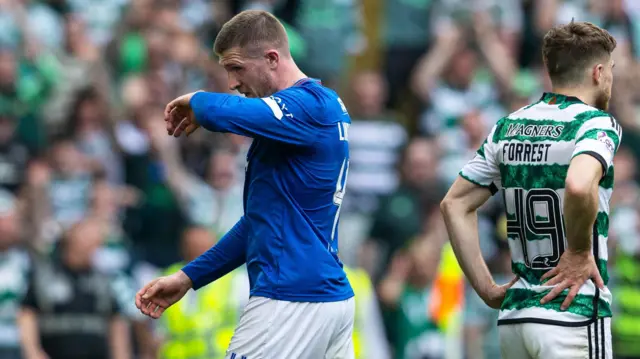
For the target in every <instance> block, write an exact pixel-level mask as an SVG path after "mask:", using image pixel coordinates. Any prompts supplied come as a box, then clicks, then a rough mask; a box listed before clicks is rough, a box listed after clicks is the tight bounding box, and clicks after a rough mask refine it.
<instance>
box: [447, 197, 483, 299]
mask: <svg viewBox="0 0 640 359" xmlns="http://www.w3.org/2000/svg"><path fill="white" fill-rule="evenodd" d="M441 209H442V214H443V216H444V221H445V225H446V227H447V232H448V233H449V240H450V241H451V247H452V248H453V251H454V253H455V255H456V258H457V259H458V263H459V264H460V267H461V268H462V271H463V272H464V274H465V276H466V277H467V279H468V280H469V282H470V283H471V286H472V287H473V289H475V291H476V293H478V295H480V297H482V298H483V299H484V296H485V293H486V292H487V289H488V288H490V287H491V286H492V285H493V284H494V281H493V277H492V276H491V273H490V272H489V268H487V264H486V263H485V261H484V258H483V257H482V252H481V251H480V240H479V237H478V215H477V213H476V211H475V210H474V211H470V210H468V209H466V208H464V207H462V206H460V205H458V204H456V203H455V201H454V202H453V203H451V202H446V201H445V202H443V203H442V206H441Z"/></svg>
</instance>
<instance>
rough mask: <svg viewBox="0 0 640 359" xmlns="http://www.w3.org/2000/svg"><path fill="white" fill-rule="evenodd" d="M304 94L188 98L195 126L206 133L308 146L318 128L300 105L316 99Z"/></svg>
mask: <svg viewBox="0 0 640 359" xmlns="http://www.w3.org/2000/svg"><path fill="white" fill-rule="evenodd" d="M294 94H295V95H300V96H301V97H298V96H296V97H294V96H293V95H294ZM305 95H306V93H304V92H303V91H302V90H288V91H286V92H279V93H277V94H276V95H274V96H271V97H266V98H246V97H241V96H234V95H228V94H220V93H211V92H202V91H201V92H196V93H195V94H194V95H193V96H192V97H191V102H190V106H191V109H192V110H193V113H194V115H195V117H196V121H197V122H198V124H199V125H201V126H202V127H204V128H206V129H207V130H209V131H214V132H231V133H235V134H237V135H242V136H247V137H252V138H255V137H264V138H269V139H271V140H275V141H279V142H284V143H288V144H293V145H311V144H313V143H314V142H315V141H316V140H317V126H316V124H315V122H313V121H312V120H311V118H309V117H308V115H307V113H308V111H307V109H305V108H303V106H304V105H302V103H309V102H313V101H315V99H314V98H313V97H312V96H305ZM294 113H295V116H294ZM302 117H305V118H302Z"/></svg>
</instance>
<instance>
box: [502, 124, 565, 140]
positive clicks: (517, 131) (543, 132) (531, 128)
mask: <svg viewBox="0 0 640 359" xmlns="http://www.w3.org/2000/svg"><path fill="white" fill-rule="evenodd" d="M562 130H564V126H562V125H523V124H521V123H518V124H511V125H509V128H508V129H507V137H514V136H527V137H544V136H548V137H552V138H558V137H560V135H562Z"/></svg>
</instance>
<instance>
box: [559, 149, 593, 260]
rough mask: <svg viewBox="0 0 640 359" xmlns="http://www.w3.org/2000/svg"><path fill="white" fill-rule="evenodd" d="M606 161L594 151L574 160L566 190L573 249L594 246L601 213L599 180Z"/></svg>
mask: <svg viewBox="0 0 640 359" xmlns="http://www.w3.org/2000/svg"><path fill="white" fill-rule="evenodd" d="M602 173H603V165H602V163H601V162H600V160H599V159H597V158H596V157H594V156H593V155H590V154H580V155H577V156H576V157H574V158H573V159H572V160H571V164H570V165H569V171H568V172H567V178H566V180H565V192H564V208H563V212H564V222H565V228H566V236H567V245H568V248H569V250H571V251H573V252H585V251H589V250H591V237H592V236H593V223H594V222H595V220H596V216H597V214H598V183H599V181H600V179H601V178H602Z"/></svg>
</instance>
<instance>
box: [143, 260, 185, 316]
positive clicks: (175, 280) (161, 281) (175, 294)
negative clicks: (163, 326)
mask: <svg viewBox="0 0 640 359" xmlns="http://www.w3.org/2000/svg"><path fill="white" fill-rule="evenodd" d="M191 287H192V283H191V279H189V277H187V275H186V274H184V272H183V271H177V272H176V273H174V274H171V275H169V276H165V277H160V278H156V279H154V280H152V281H151V282H149V283H148V284H147V285H145V286H144V287H143V288H142V289H140V291H138V293H136V307H138V309H140V311H141V312H142V314H144V315H147V316H149V317H151V318H153V319H158V318H160V316H161V315H162V313H164V311H165V310H166V309H167V308H169V307H170V306H171V305H173V304H174V303H176V302H177V301H179V300H180V299H181V298H182V297H184V295H185V294H186V293H187V291H189V289H191Z"/></svg>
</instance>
